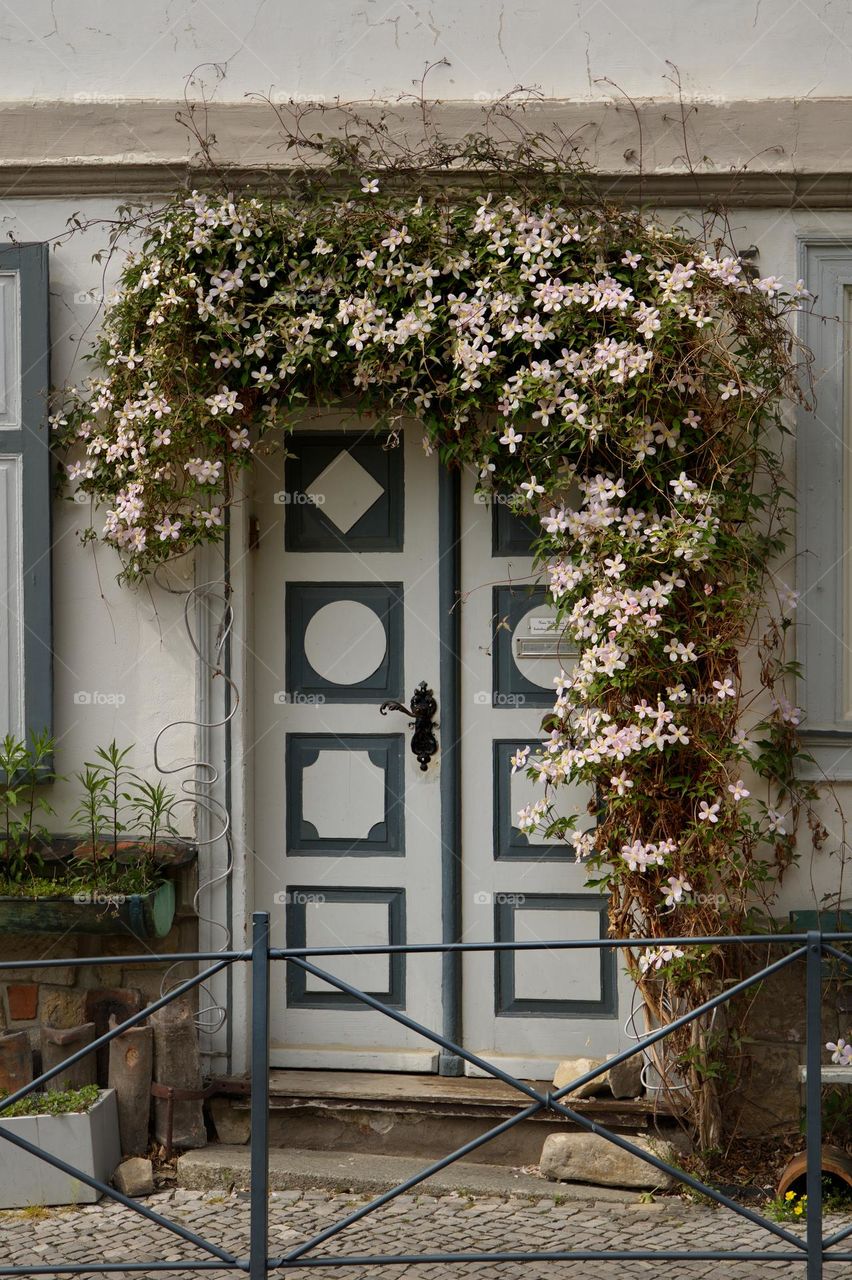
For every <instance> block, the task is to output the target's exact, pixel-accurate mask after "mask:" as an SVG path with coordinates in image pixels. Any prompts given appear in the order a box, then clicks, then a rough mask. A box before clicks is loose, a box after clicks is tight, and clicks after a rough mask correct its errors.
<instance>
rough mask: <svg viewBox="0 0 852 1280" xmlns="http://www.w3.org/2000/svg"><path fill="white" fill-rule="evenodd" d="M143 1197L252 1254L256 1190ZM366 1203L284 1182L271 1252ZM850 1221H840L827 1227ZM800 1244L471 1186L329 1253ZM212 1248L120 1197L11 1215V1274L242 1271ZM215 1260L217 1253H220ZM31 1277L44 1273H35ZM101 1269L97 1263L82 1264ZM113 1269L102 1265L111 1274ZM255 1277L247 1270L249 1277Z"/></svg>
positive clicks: (539, 1272)
mask: <svg viewBox="0 0 852 1280" xmlns="http://www.w3.org/2000/svg"><path fill="white" fill-rule="evenodd" d="M144 1203H146V1204H148V1205H150V1206H151V1207H152V1208H154V1209H156V1210H157V1212H159V1213H161V1214H163V1215H164V1216H165V1217H168V1218H170V1219H172V1221H175V1222H178V1223H180V1224H181V1225H182V1226H184V1227H186V1228H188V1229H189V1230H191V1231H194V1232H195V1233H196V1234H198V1235H200V1236H203V1237H204V1238H205V1239H207V1240H208V1241H210V1242H211V1243H214V1244H216V1245H219V1246H220V1247H221V1248H223V1249H225V1250H228V1251H229V1252H231V1253H233V1254H234V1255H236V1256H239V1257H243V1258H245V1256H246V1254H247V1252H248V1225H249V1204H248V1197H247V1196H246V1195H245V1194H241V1193H235V1194H230V1195H228V1194H226V1193H224V1192H213V1191H207V1192H200V1191H186V1190H177V1191H166V1192H162V1193H160V1194H158V1195H154V1196H150V1197H148V1198H147V1199H146V1200H145V1201H144ZM365 1203H367V1198H365V1197H363V1196H354V1195H352V1194H339V1193H334V1192H331V1191H304V1192H302V1191H280V1192H273V1193H272V1195H271V1197H270V1214H269V1217H270V1232H269V1236H270V1254H271V1256H273V1257H279V1256H281V1255H283V1254H285V1253H286V1252H287V1251H288V1250H290V1249H293V1248H295V1246H296V1245H298V1244H299V1243H300V1242H301V1241H304V1240H307V1239H309V1238H310V1237H311V1236H313V1235H314V1234H316V1233H317V1232H320V1231H323V1230H324V1229H325V1228H327V1227H328V1226H329V1225H330V1224H332V1223H333V1222H335V1220H337V1219H339V1218H342V1217H345V1216H346V1215H347V1214H349V1213H351V1212H352V1211H353V1209H356V1208H358V1207H359V1206H360V1205H362V1204H365ZM841 1225H843V1220H842V1219H840V1218H836V1217H833V1218H829V1219H828V1220H827V1224H826V1234H829V1233H830V1231H831V1230H837V1229H838V1228H839V1227H840V1226H841ZM790 1247H791V1246H787V1245H785V1244H784V1242H782V1241H778V1240H776V1239H774V1238H773V1237H771V1236H769V1235H768V1234H767V1233H766V1232H764V1231H762V1230H761V1229H760V1228H759V1227H756V1226H753V1225H752V1224H750V1223H749V1222H747V1221H745V1220H744V1219H742V1218H739V1217H736V1216H734V1215H733V1214H732V1213H730V1212H728V1211H727V1210H724V1209H715V1208H712V1207H707V1206H704V1205H702V1206H698V1205H694V1204H690V1203H687V1202H685V1201H682V1200H679V1199H663V1200H660V1201H658V1202H657V1203H655V1204H651V1205H643V1204H639V1203H637V1204H614V1203H608V1202H603V1201H598V1202H597V1203H596V1202H594V1201H592V1200H590V1201H588V1202H584V1203H577V1202H573V1203H564V1204H563V1203H560V1201H559V1199H558V1198H556V1199H553V1200H540V1201H536V1202H533V1201H530V1200H527V1199H524V1198H522V1197H519V1196H509V1197H488V1198H486V1197H479V1198H475V1199H474V1198H471V1197H468V1196H465V1195H464V1194H460V1193H454V1194H452V1195H435V1196H432V1195H416V1196H400V1197H399V1198H398V1199H397V1200H396V1201H394V1202H392V1203H391V1204H389V1205H387V1206H386V1207H385V1208H383V1209H381V1210H379V1211H378V1212H377V1213H376V1214H375V1215H370V1216H369V1217H368V1218H366V1219H365V1220H363V1221H362V1222H359V1223H357V1224H353V1225H352V1226H351V1227H348V1228H347V1229H346V1230H345V1231H344V1232H343V1233H341V1235H340V1236H337V1237H336V1238H334V1239H331V1240H329V1241H328V1242H327V1244H325V1245H324V1246H320V1252H325V1253H326V1256H328V1254H331V1253H336V1254H341V1253H344V1252H345V1253H347V1254H349V1256H359V1255H360V1256H370V1255H375V1254H388V1253H406V1254H409V1255H410V1254H414V1253H418V1254H422V1253H436V1252H440V1253H448V1252H480V1251H481V1252H486V1251H487V1252H494V1251H512V1250H523V1251H525V1252H531V1251H536V1250H539V1251H544V1250H557V1249H563V1250H564V1249H594V1250H600V1249H672V1250H680V1249H684V1250H689V1249H725V1250H736V1249H761V1250H763V1249H767V1248H768V1249H770V1250H772V1251H777V1250H778V1249H781V1250H782V1251H783V1250H786V1249H788V1248H790ZM204 1256H205V1255H204V1254H203V1253H202V1252H201V1251H200V1250H199V1249H197V1248H196V1247H195V1246H193V1245H191V1244H188V1243H186V1242H184V1241H181V1240H178V1239H177V1238H176V1237H175V1236H174V1235H173V1234H171V1233H170V1232H167V1231H166V1230H165V1229H164V1228H162V1227H159V1226H157V1225H155V1224H153V1223H150V1222H147V1221H146V1220H145V1219H143V1218H142V1217H140V1216H139V1215H137V1214H135V1213H134V1212H133V1211H132V1210H129V1209H126V1208H124V1207H123V1206H121V1205H118V1204H115V1203H114V1202H113V1203H110V1202H108V1201H105V1200H104V1201H101V1203H100V1204H98V1205H87V1206H85V1207H81V1208H79V1209H48V1210H36V1211H32V1210H29V1211H15V1210H7V1211H6V1212H3V1213H0V1275H2V1274H3V1271H4V1270H5V1268H7V1267H12V1266H17V1267H25V1268H28V1267H34V1266H41V1267H45V1266H48V1267H49V1266H57V1265H59V1264H60V1263H61V1262H74V1263H77V1264H80V1263H84V1262H98V1263H101V1264H104V1263H106V1264H110V1263H112V1264H115V1263H118V1262H131V1261H133V1262H141V1263H151V1262H152V1261H154V1260H159V1259H161V1260H163V1261H169V1262H173V1263H174V1267H175V1269H174V1270H173V1271H171V1270H170V1271H167V1272H154V1271H149V1270H148V1269H147V1268H143V1270H142V1271H141V1272H140V1271H136V1272H129V1271H116V1272H113V1273H111V1274H113V1275H116V1276H126V1277H130V1276H134V1277H138V1276H139V1275H140V1274H141V1275H145V1276H156V1275H160V1274H162V1275H167V1276H170V1277H174V1278H177V1280H189V1278H190V1277H193V1276H208V1277H216V1280H220V1278H223V1277H226V1276H229V1275H231V1276H233V1275H234V1274H240V1273H239V1272H236V1273H235V1272H233V1271H230V1272H229V1271H226V1270H222V1269H220V1268H218V1267H216V1268H214V1269H213V1270H203V1271H192V1270H187V1269H186V1268H185V1267H181V1265H180V1263H181V1262H187V1261H189V1260H191V1259H193V1258H203V1257H204ZM207 1256H208V1257H209V1255H207ZM19 1274H24V1275H27V1274H38V1273H31V1272H28V1271H24V1272H23V1273H19ZM83 1274H84V1275H86V1276H87V1277H91V1276H93V1275H95V1274H97V1273H93V1272H90V1271H86V1272H84V1273H83ZM100 1274H103V1273H100ZM242 1274H244V1273H242ZM277 1274H278V1275H285V1274H286V1275H288V1276H295V1277H297V1280H307V1277H309V1276H312V1277H313V1278H314V1280H317V1278H318V1277H319V1278H320V1280H332V1277H335V1280H368V1277H369V1280H374V1277H376V1276H378V1275H381V1274H384V1275H386V1276H387V1277H388V1280H396V1278H397V1277H405V1280H420V1278H421V1277H422V1278H423V1280H425V1278H426V1277H429V1278H430V1280H433V1278H434V1280H438V1278H440V1280H451V1278H452V1277H454V1276H463V1277H476V1278H477V1280H480V1278H481V1280H515V1277H518V1278H520V1277H523V1280H580V1277H582V1280H616V1278H617V1280H630V1278H631V1277H642V1278H643V1280H645V1278H646V1277H647V1278H648V1280H656V1278H657V1277H659V1278H660V1280H662V1277H666V1280H699V1277H702V1278H703V1277H714V1280H715V1278H719V1280H725V1278H726V1277H730V1278H731V1280H754V1278H756V1277H761V1280H766V1278H767V1277H775V1276H780V1277H785V1278H786V1277H790V1278H791V1280H792V1278H793V1277H800V1276H801V1277H804V1274H805V1271H804V1265H803V1264H801V1263H800V1264H795V1263H788V1262H783V1261H780V1262H775V1261H771V1262H770V1261H763V1262H736V1261H734V1262H718V1261H716V1262H714V1261H691V1262H663V1261H660V1262H656V1261H633V1262H614V1261H581V1262H571V1263H567V1262H546V1261H539V1262H529V1263H527V1262H520V1261H515V1262H501V1263H493V1262H466V1263H456V1264H450V1263H447V1262H441V1261H434V1262H418V1263H409V1264H405V1265H395V1266H392V1267H388V1268H384V1267H377V1266H375V1265H370V1264H368V1263H364V1264H362V1265H360V1266H352V1267H345V1266H338V1267H322V1266H321V1267H299V1268H294V1269H290V1268H287V1269H286V1270H284V1271H279V1272H277ZM850 1274H852V1264H850V1263H849V1262H842V1263H837V1264H834V1265H832V1266H828V1267H827V1268H826V1277H827V1280H834V1277H836V1278H837V1280H841V1277H844V1276H849V1275H850Z"/></svg>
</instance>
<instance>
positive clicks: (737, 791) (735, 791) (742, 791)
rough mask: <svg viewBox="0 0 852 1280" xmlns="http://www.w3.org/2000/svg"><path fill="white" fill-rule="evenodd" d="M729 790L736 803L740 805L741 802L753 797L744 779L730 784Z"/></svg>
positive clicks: (738, 779)
mask: <svg viewBox="0 0 852 1280" xmlns="http://www.w3.org/2000/svg"><path fill="white" fill-rule="evenodd" d="M728 790H729V791H730V793H731V795H732V796H733V797H734V800H735V801H736V803H739V802H740V800H745V799H746V797H747V796H750V795H751V792H750V791H747V790H746V787H745V784H744V782H743V780H742V778H737V780H736V782H729V783H728Z"/></svg>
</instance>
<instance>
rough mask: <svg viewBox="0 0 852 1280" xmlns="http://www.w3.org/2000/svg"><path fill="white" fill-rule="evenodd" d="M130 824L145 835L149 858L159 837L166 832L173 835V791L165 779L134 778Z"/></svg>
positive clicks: (130, 800)
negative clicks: (154, 780) (155, 780)
mask: <svg viewBox="0 0 852 1280" xmlns="http://www.w3.org/2000/svg"><path fill="white" fill-rule="evenodd" d="M128 799H129V807H130V814H131V827H132V828H133V829H135V830H137V831H138V832H139V834H140V835H142V836H143V837H144V846H143V847H144V850H145V856H146V858H147V860H149V861H150V860H151V859H153V857H154V854H155V852H156V848H157V841H158V840H159V839H160V837H161V836H162V835H164V834H167V835H174V834H175V833H176V832H175V825H174V821H173V819H172V810H173V808H174V803H175V796H174V792H173V791H170V790H169V788H168V787H167V786H166V785H165V783H163V782H149V781H148V780H147V779H142V780H140V779H138V778H134V780H133V782H132V783H131V787H130V792H129V796H128Z"/></svg>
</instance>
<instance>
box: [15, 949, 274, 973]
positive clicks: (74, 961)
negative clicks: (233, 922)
mask: <svg viewBox="0 0 852 1280" xmlns="http://www.w3.org/2000/svg"><path fill="white" fill-rule="evenodd" d="M179 960H251V952H250V951H164V952H162V953H161V952H153V951H147V952H146V953H145V955H144V956H68V958H67V959H64V960H63V959H61V958H60V959H57V958H56V957H55V956H52V957H51V958H50V959H49V960H48V959H45V960H3V959H2V958H0V969H61V968H64V966H65V965H71V966H72V967H75V968H76V967H80V968H83V967H84V966H86V965H92V964H105V965H109V964H113V965H115V964H126V965H131V964H132V965H137V964H164V963H169V964H177V962H178V961H179Z"/></svg>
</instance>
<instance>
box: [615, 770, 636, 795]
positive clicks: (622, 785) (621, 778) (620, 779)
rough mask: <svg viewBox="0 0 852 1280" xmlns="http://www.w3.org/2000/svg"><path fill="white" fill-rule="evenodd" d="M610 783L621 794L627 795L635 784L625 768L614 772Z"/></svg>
mask: <svg viewBox="0 0 852 1280" xmlns="http://www.w3.org/2000/svg"><path fill="white" fill-rule="evenodd" d="M610 783H611V785H612V786H613V787H614V788H615V790H616V791H617V793H618V794H619V795H620V796H626V795H627V792H628V790H629V789H630V788H631V787H632V786H633V782H632V780H631V779H630V778H628V776H627V774H626V773H625V771H624V770H623V769H622V771H621V773H617V774H614V775H613V776H612V777H611V778H610Z"/></svg>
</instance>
